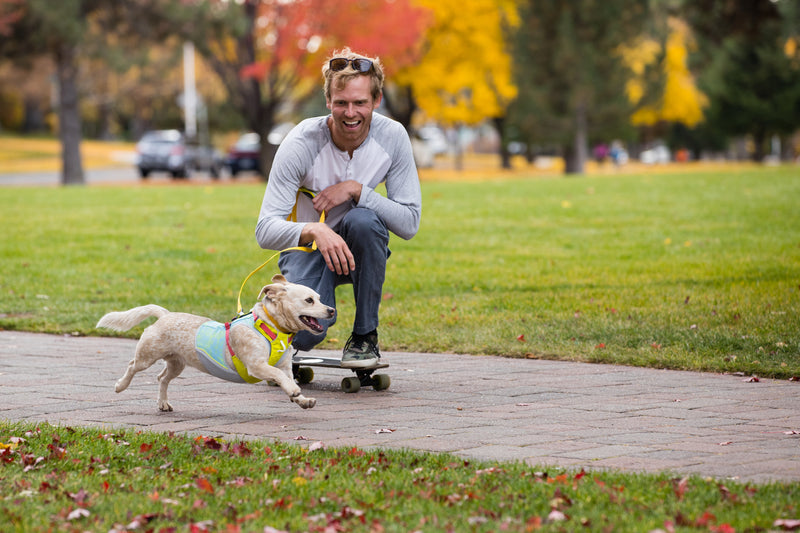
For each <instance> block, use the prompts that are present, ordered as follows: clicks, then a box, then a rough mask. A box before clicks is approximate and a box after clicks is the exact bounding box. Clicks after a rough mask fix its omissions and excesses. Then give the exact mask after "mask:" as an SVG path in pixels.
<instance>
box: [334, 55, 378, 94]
mask: <svg viewBox="0 0 800 533" xmlns="http://www.w3.org/2000/svg"><path fill="white" fill-rule="evenodd" d="M335 57H344V58H347V59H358V58H363V59H369V60H370V61H372V68H371V69H369V72H358V71H357V70H354V69H353V65H352V64H348V65H347V67H346V68H345V69H344V70H338V71H333V70H331V67H330V64H329V63H330V60H331V59H333V58H335ZM322 76H323V77H324V78H325V86H324V87H323V90H324V91H325V100H327V101H330V99H331V87H336V88H337V89H341V88H344V86H345V85H347V82H349V81H350V80H352V79H353V78H355V77H357V76H369V78H370V92H371V93H372V99H373V100H377V99H378V97H379V96H380V95H381V91H382V90H383V65H381V60H380V58H378V57H369V56H365V55H363V54H357V53H355V52H353V51H352V50H350V48H347V47H345V48H342V49H341V50H334V52H333V54H331V56H330V57H329V58H328V59H326V60H325V63H324V64H323V65H322Z"/></svg>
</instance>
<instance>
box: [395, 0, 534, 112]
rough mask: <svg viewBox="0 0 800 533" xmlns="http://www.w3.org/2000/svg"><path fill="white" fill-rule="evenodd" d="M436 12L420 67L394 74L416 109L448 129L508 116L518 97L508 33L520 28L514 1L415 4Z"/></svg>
mask: <svg viewBox="0 0 800 533" xmlns="http://www.w3.org/2000/svg"><path fill="white" fill-rule="evenodd" d="M415 3H416V5H418V6H420V7H423V8H426V9H428V10H429V11H430V13H431V21H430V25H429V27H428V30H427V32H426V34H425V37H424V40H425V42H424V45H423V47H422V56H421V59H420V61H419V63H417V64H414V65H411V66H410V67H407V68H405V69H403V70H401V71H399V72H397V73H396V75H395V76H394V82H395V83H396V84H398V85H401V86H409V87H411V90H412V93H413V95H414V99H415V101H416V104H417V106H419V108H420V109H421V110H422V111H423V112H424V113H425V115H427V116H428V117H430V118H432V119H434V120H437V121H439V122H442V123H444V124H447V125H454V124H475V123H478V122H481V121H483V120H485V119H487V118H494V117H498V116H502V115H504V114H505V109H506V107H507V105H508V103H509V102H510V101H511V100H512V99H513V98H514V97H515V96H516V95H517V88H516V86H515V85H514V82H513V79H512V71H511V57H510V55H509V53H508V51H507V50H506V43H505V39H504V35H505V33H504V29H505V28H507V27H514V26H517V25H518V24H519V15H518V13H517V8H516V4H515V2H514V1H513V0H471V1H470V2H464V1H463V0H415Z"/></svg>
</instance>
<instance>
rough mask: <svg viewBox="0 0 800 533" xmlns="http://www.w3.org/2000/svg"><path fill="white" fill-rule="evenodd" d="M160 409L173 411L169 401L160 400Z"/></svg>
mask: <svg viewBox="0 0 800 533" xmlns="http://www.w3.org/2000/svg"><path fill="white" fill-rule="evenodd" d="M158 410H159V411H164V412H171V411H172V406H171V405H170V404H169V402H162V401H161V400H159V402H158Z"/></svg>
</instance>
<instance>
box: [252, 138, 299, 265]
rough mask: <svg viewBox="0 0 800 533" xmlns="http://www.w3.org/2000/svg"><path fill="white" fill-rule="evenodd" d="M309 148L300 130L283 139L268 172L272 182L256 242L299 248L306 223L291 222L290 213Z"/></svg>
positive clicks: (272, 247) (264, 245)
mask: <svg viewBox="0 0 800 533" xmlns="http://www.w3.org/2000/svg"><path fill="white" fill-rule="evenodd" d="M307 160H308V149H307V148H306V147H305V146H304V143H303V142H302V134H301V133H300V128H299V127H295V129H294V130H292V132H291V133H290V134H289V135H288V136H287V137H286V138H285V139H284V140H283V142H282V143H281V144H280V146H279V147H278V150H277V152H276V153H275V159H274V161H273V163H272V168H271V169H270V172H269V181H268V182H267V188H266V191H265V192H264V198H263V200H262V201H261V211H260V212H259V215H258V222H257V223H256V242H258V245H259V246H261V247H262V248H265V249H268V250H283V249H285V248H291V247H293V246H297V245H298V244H300V243H299V240H300V234H301V233H302V231H303V227H304V226H305V224H304V223H297V222H291V221H289V220H287V217H288V216H289V215H290V214H291V212H292V208H293V207H294V204H295V201H296V200H297V191H298V190H299V188H300V180H301V179H302V176H304V175H305V173H306V170H305V167H306V165H307Z"/></svg>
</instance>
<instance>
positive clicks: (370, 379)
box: [292, 355, 391, 392]
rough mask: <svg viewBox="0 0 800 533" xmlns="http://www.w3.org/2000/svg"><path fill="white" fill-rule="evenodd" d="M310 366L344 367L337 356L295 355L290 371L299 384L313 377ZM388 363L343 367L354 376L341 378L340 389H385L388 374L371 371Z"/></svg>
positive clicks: (351, 390)
mask: <svg viewBox="0 0 800 533" xmlns="http://www.w3.org/2000/svg"><path fill="white" fill-rule="evenodd" d="M312 366H319V367H324V368H345V367H343V366H342V360H341V359H339V358H337V357H314V356H310V355H295V356H294V357H293V358H292V372H293V374H294V378H295V379H296V380H297V382H298V383H299V384H301V385H304V384H306V383H311V381H312V380H313V379H314V369H313V368H311V367H312ZM388 366H389V364H388V363H378V364H377V365H375V366H370V367H367V368H345V370H352V371H353V372H354V373H355V376H350V377H346V378H344V379H343V380H342V390H343V391H344V392H358V391H359V390H360V389H361V387H362V386H363V387H372V388H373V389H375V390H386V389H388V388H389V385H390V384H391V379H389V376H388V374H375V375H373V372H375V371H376V370H378V369H380V368H388Z"/></svg>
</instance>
